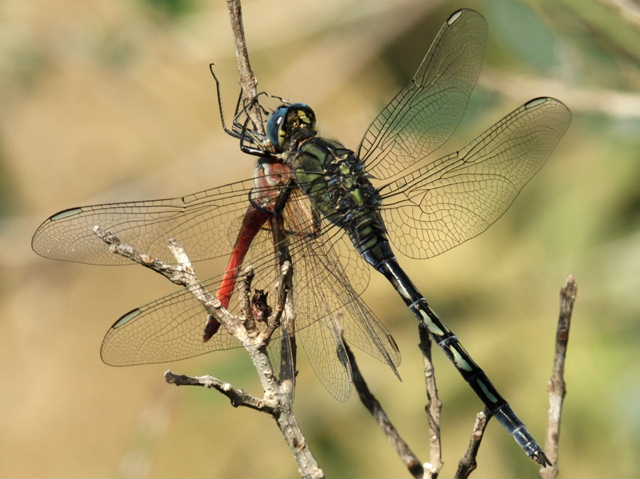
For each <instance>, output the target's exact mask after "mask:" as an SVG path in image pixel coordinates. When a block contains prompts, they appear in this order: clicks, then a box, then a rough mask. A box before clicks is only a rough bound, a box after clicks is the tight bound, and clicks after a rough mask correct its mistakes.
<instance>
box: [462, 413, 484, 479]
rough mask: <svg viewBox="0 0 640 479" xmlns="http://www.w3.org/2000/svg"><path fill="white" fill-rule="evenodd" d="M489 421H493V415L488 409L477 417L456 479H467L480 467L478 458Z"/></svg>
mask: <svg viewBox="0 0 640 479" xmlns="http://www.w3.org/2000/svg"><path fill="white" fill-rule="evenodd" d="M489 419H491V413H490V412H489V410H488V409H485V410H484V411H481V412H479V413H478V414H477V415H476V420H475V422H474V423H473V431H471V439H470V440H469V447H468V448H467V452H466V453H465V455H464V456H463V457H462V459H460V462H459V463H458V470H457V471H456V475H455V477H456V479H466V478H467V477H469V475H470V474H471V473H472V472H473V471H474V470H475V468H476V467H477V466H478V464H477V462H476V457H477V455H478V449H480V443H481V442H482V438H483V436H484V431H485V429H486V428H487V424H488V423H489Z"/></svg>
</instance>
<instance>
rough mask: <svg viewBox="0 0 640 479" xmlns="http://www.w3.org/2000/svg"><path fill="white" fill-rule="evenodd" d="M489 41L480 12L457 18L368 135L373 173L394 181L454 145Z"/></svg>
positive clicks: (363, 148) (365, 145) (364, 149)
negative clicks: (451, 140) (452, 138)
mask: <svg viewBox="0 0 640 479" xmlns="http://www.w3.org/2000/svg"><path fill="white" fill-rule="evenodd" d="M486 38H487V23H486V21H485V19H484V17H483V16H482V15H480V14H479V13H478V12H476V11H474V10H469V9H462V10H458V11H456V12H454V13H453V14H451V16H450V17H449V18H448V19H447V21H446V22H445V23H444V25H443V26H442V27H441V28H440V31H439V32H438V34H437V35H436V38H435V39H434V40H433V42H432V44H431V46H430V47H429V50H428V51H427V53H426V55H425V57H424V58H423V60H422V62H421V63H420V66H419V67H418V71H417V72H416V73H415V75H414V76H413V79H412V80H411V82H410V83H409V84H408V85H407V86H406V87H405V88H403V89H402V90H400V92H398V94H397V95H396V96H395V97H394V98H393V99H392V100H391V101H390V102H389V104H387V106H385V107H384V109H383V110H382V111H381V112H380V113H379V114H378V116H377V117H376V118H375V119H374V120H373V122H372V123H371V125H370V126H369V128H368V129H367V131H366V132H365V134H364V136H363V138H362V141H361V142H360V147H359V149H358V156H359V158H360V159H361V160H362V161H364V162H365V164H366V166H367V171H368V172H369V173H371V174H373V175H374V176H375V177H377V178H379V179H386V178H390V177H392V176H394V175H396V174H398V173H400V172H402V171H405V170H406V169H407V168H410V167H412V166H413V165H414V164H415V162H416V161H418V160H420V159H421V158H424V157H426V156H427V155H429V154H430V153H432V152H433V151H435V150H437V149H438V148H439V147H440V146H442V145H443V144H444V143H445V142H446V141H447V140H448V139H449V137H450V136H451V135H452V134H453V132H454V131H455V129H456V128H457V126H458V124H459V123H460V120H461V119H462V115H463V113H464V111H465V109H466V106H467V101H468V99H469V95H470V94H471V91H472V90H473V88H474V86H475V83H476V80H477V78H478V75H479V73H480V68H481V66H482V60H483V57H484V48H485V44H486Z"/></svg>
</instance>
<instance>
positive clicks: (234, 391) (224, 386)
mask: <svg viewBox="0 0 640 479" xmlns="http://www.w3.org/2000/svg"><path fill="white" fill-rule="evenodd" d="M164 379H165V381H167V383H168V384H175V385H176V386H201V387H205V388H211V389H215V390H216V391H218V392H220V393H222V394H224V395H225V396H227V397H228V398H229V401H231V405H232V406H233V407H240V406H244V407H248V408H251V409H255V410H256V411H260V412H265V413H267V414H271V415H273V414H274V413H275V412H276V409H275V408H274V407H273V406H271V405H269V404H265V402H264V401H263V400H262V399H260V398H258V397H256V396H253V395H252V394H249V393H247V392H245V391H244V390H242V389H240V388H236V387H234V386H233V385H232V384H231V383H228V382H226V381H222V380H221V379H218V378H216V377H214V376H187V375H185V374H175V373H174V372H173V371H171V370H167V371H165V373H164Z"/></svg>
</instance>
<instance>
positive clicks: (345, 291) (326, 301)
mask: <svg viewBox="0 0 640 479" xmlns="http://www.w3.org/2000/svg"><path fill="white" fill-rule="evenodd" d="M345 241H346V242H348V244H346V243H343V242H345ZM343 248H345V249H346V251H349V252H355V249H354V247H353V245H352V244H351V243H350V241H349V240H348V237H347V236H346V235H342V236H341V237H340V238H339V239H338V240H337V241H329V242H326V241H321V240H318V241H315V242H313V243H309V244H306V245H305V248H304V250H302V251H299V252H298V253H297V254H296V258H294V265H296V264H300V263H304V264H305V265H306V267H305V272H306V273H307V276H303V277H302V278H300V277H298V279H297V281H298V285H297V286H296V294H295V296H294V303H295V308H296V314H297V318H296V324H297V325H303V329H302V331H300V332H298V333H296V337H297V339H298V342H299V344H301V345H302V349H303V350H304V352H305V354H306V355H307V357H308V359H309V362H310V364H311V365H312V367H313V369H314V371H315V374H316V376H317V377H318V378H319V379H320V381H321V382H322V384H323V385H324V387H325V389H326V390H327V391H328V392H329V393H330V394H331V395H332V396H334V397H335V398H336V399H338V400H340V401H344V400H346V399H347V398H348V397H349V393H350V388H351V378H350V376H349V371H348V369H345V367H344V365H342V364H341V362H340V361H339V359H338V356H337V351H338V346H339V344H340V343H341V341H342V339H341V338H340V337H339V336H338V335H337V334H336V331H335V329H334V328H333V327H332V323H333V322H338V323H340V325H341V327H342V329H343V330H344V337H345V340H346V341H347V342H349V344H352V345H354V346H356V347H357V348H359V349H360V350H362V351H364V352H366V353H368V354H370V355H371V356H373V357H375V358H377V359H379V360H380V361H382V362H384V363H386V364H387V365H388V366H389V367H390V368H391V369H392V370H393V371H394V372H396V374H397V370H396V366H397V364H398V363H399V360H400V357H399V351H398V348H397V345H396V343H395V341H394V340H393V337H392V336H391V334H390V333H389V332H388V331H387V329H386V328H385V327H384V326H383V325H382V323H381V322H380V321H379V320H378V319H377V318H376V316H375V315H374V314H373V312H372V311H371V310H370V309H369V308H368V307H367V306H366V304H365V303H364V302H363V301H362V300H361V299H360V298H359V287H360V284H359V282H357V281H356V280H357V279H358V278H359V277H360V276H361V275H362V273H361V271H362V272H364V271H366V272H367V273H368V271H369V266H368V265H367V264H366V263H365V262H364V261H363V260H362V258H361V257H360V256H359V255H358V254H355V255H353V254H349V255H348V256H347V255H345V254H344V252H343ZM294 267H295V266H294ZM309 273H312V274H310V275H309ZM301 279H302V281H300V280H301ZM314 315H317V316H319V317H320V318H321V321H318V323H317V324H316V325H314V326H313V327H311V328H306V329H304V324H305V319H304V317H313V316H314Z"/></svg>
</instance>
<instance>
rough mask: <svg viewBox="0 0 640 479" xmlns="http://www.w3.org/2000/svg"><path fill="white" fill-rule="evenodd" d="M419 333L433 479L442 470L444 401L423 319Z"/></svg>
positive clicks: (429, 467) (428, 470) (430, 465)
mask: <svg viewBox="0 0 640 479" xmlns="http://www.w3.org/2000/svg"><path fill="white" fill-rule="evenodd" d="M418 334H419V336H420V343H419V344H418V347H419V348H420V351H421V352H422V356H423V358H424V379H425V383H426V388H427V405H426V406H425V413H426V414H427V421H428V423H429V431H430V432H431V437H430V441H429V444H430V448H429V461H430V462H429V464H427V465H426V469H427V472H428V474H429V477H430V478H431V479H436V478H437V477H438V475H439V474H440V471H441V470H442V466H443V462H442V441H441V436H440V415H441V413H442V401H441V400H440V396H439V395H438V385H437V383H436V376H435V369H434V367H433V361H432V359H431V338H430V337H429V331H428V330H427V327H426V325H425V324H424V323H423V322H422V321H421V322H419V323H418Z"/></svg>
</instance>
